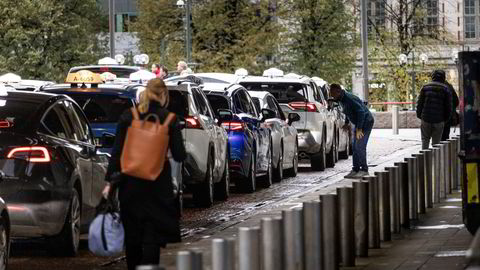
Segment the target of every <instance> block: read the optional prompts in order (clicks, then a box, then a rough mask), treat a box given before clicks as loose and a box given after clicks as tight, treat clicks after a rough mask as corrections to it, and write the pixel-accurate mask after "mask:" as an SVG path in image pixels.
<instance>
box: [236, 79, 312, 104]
mask: <svg viewBox="0 0 480 270" xmlns="http://www.w3.org/2000/svg"><path fill="white" fill-rule="evenodd" d="M240 84H241V85H243V86H244V87H245V88H246V89H247V90H248V91H267V92H269V93H270V94H272V95H273V96H274V97H275V98H276V99H277V100H278V102H279V103H289V102H293V101H306V100H307V92H306V85H305V84H301V83H283V82H282V83H276V82H273V83H263V82H240Z"/></svg>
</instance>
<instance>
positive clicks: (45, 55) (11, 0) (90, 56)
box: [0, 0, 105, 81]
mask: <svg viewBox="0 0 480 270" xmlns="http://www.w3.org/2000/svg"><path fill="white" fill-rule="evenodd" d="M0 18H2V19H1V20H0V73H4V72H14V73H17V74H19V75H20V76H22V77H24V78H31V79H53V80H57V81H63V79H64V78H65V75H66V72H68V70H69V68H70V67H72V66H74V65H79V64H91V63H94V62H96V61H97V60H98V59H99V57H100V56H103V55H104V53H105V50H104V49H105V47H104V46H102V44H100V43H99V41H98V40H99V39H98V33H99V31H100V28H99V25H101V23H100V21H101V18H102V16H101V15H100V12H99V9H98V7H97V3H96V1H95V0H63V1H57V0H1V1H0Z"/></svg>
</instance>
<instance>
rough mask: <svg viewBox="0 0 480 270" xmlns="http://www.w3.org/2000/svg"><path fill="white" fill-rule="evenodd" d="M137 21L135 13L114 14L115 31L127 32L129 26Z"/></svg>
mask: <svg viewBox="0 0 480 270" xmlns="http://www.w3.org/2000/svg"><path fill="white" fill-rule="evenodd" d="M136 19H137V14H136V13H117V14H115V31H116V32H129V28H130V24H131V23H133V22H135V21H136Z"/></svg>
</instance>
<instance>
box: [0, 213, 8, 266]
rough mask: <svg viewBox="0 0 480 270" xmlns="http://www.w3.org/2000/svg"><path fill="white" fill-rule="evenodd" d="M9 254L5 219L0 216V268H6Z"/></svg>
mask: <svg viewBox="0 0 480 270" xmlns="http://www.w3.org/2000/svg"><path fill="white" fill-rule="evenodd" d="M9 255H10V235H9V232H8V224H7V219H6V218H5V217H4V216H2V218H1V221H0V270H6V269H7V266H8V257H9Z"/></svg>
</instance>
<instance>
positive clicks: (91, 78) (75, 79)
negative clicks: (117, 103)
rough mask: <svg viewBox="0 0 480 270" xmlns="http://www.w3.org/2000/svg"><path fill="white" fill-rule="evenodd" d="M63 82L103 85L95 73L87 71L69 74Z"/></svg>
mask: <svg viewBox="0 0 480 270" xmlns="http://www.w3.org/2000/svg"><path fill="white" fill-rule="evenodd" d="M65 82H66V83H91V84H99V83H104V80H103V79H102V77H101V76H100V75H99V74H97V73H94V72H91V71H89V70H79V71H78V72H74V73H69V74H68V76H67V79H66V80H65Z"/></svg>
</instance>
